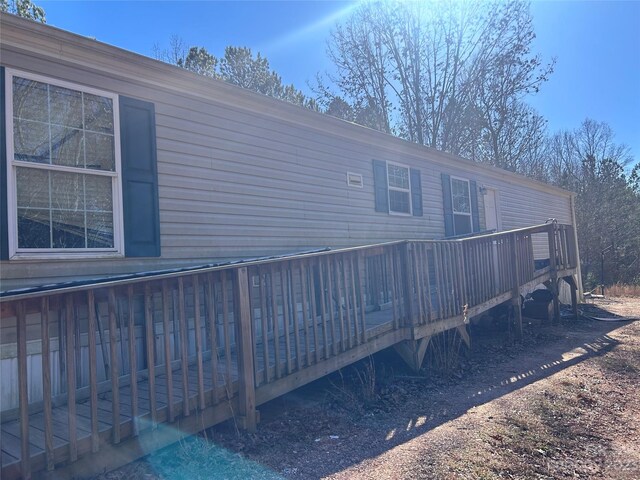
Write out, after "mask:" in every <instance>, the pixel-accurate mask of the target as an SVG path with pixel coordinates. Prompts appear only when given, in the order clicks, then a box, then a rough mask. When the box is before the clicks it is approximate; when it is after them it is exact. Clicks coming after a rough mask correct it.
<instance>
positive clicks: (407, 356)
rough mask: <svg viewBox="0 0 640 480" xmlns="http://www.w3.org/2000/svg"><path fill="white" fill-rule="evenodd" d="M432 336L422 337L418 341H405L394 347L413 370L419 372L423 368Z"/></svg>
mask: <svg viewBox="0 0 640 480" xmlns="http://www.w3.org/2000/svg"><path fill="white" fill-rule="evenodd" d="M430 340H431V335H429V336H427V337H422V338H420V339H418V340H403V341H402V342H400V343H397V344H396V345H394V346H393V348H394V349H395V351H396V352H398V355H400V357H401V358H402V359H403V360H404V361H405V363H406V364H407V365H408V366H409V368H410V369H411V370H413V371H414V372H416V373H417V372H419V371H420V368H421V367H422V362H423V360H424V356H425V354H426V353H427V347H428V346H429V341H430Z"/></svg>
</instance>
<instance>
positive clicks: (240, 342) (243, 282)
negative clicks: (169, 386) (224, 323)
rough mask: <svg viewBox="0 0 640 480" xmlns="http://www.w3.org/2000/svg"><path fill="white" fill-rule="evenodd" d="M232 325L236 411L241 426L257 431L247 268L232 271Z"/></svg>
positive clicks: (250, 430)
mask: <svg viewBox="0 0 640 480" xmlns="http://www.w3.org/2000/svg"><path fill="white" fill-rule="evenodd" d="M233 280H234V281H233V290H234V291H233V296H234V303H235V305H234V312H233V313H234V315H233V317H234V323H235V328H236V349H237V352H238V410H239V412H238V413H239V415H240V423H241V425H242V427H243V428H245V429H247V430H248V431H249V432H255V431H256V422H257V412H256V386H255V380H254V374H253V370H254V367H253V365H254V358H253V338H252V330H253V329H252V328H251V303H250V301H249V277H248V274H247V267H240V268H237V269H236V270H235V275H234V279H233Z"/></svg>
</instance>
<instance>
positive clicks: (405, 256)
mask: <svg viewBox="0 0 640 480" xmlns="http://www.w3.org/2000/svg"><path fill="white" fill-rule="evenodd" d="M411 248H412V244H411V242H407V243H405V245H404V248H403V249H402V262H401V268H402V270H403V271H402V284H403V285H402V289H403V290H404V294H405V304H406V309H407V316H406V320H405V322H406V323H405V326H407V327H409V326H413V325H417V323H418V322H416V319H415V318H414V316H413V312H414V310H415V309H414V304H413V274H412V272H413V268H414V265H413V264H412V261H411V259H412V258H413V256H412V255H411Z"/></svg>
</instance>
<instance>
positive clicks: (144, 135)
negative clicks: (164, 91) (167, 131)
mask: <svg viewBox="0 0 640 480" xmlns="http://www.w3.org/2000/svg"><path fill="white" fill-rule="evenodd" d="M120 142H121V150H122V203H123V212H124V213H123V215H124V252H125V256H127V257H159V256H160V214H159V208H158V169H157V164H156V163H157V161H156V119H155V109H154V106H153V104H152V103H148V102H143V101H141V100H136V99H133V98H127V97H122V96H121V97H120Z"/></svg>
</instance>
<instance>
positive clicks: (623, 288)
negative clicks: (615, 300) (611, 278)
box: [604, 283, 640, 298]
mask: <svg viewBox="0 0 640 480" xmlns="http://www.w3.org/2000/svg"><path fill="white" fill-rule="evenodd" d="M604 294H605V296H606V297H637V298H640V285H627V284H623V283H616V284H615V285H611V286H610V287H605V289H604Z"/></svg>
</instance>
